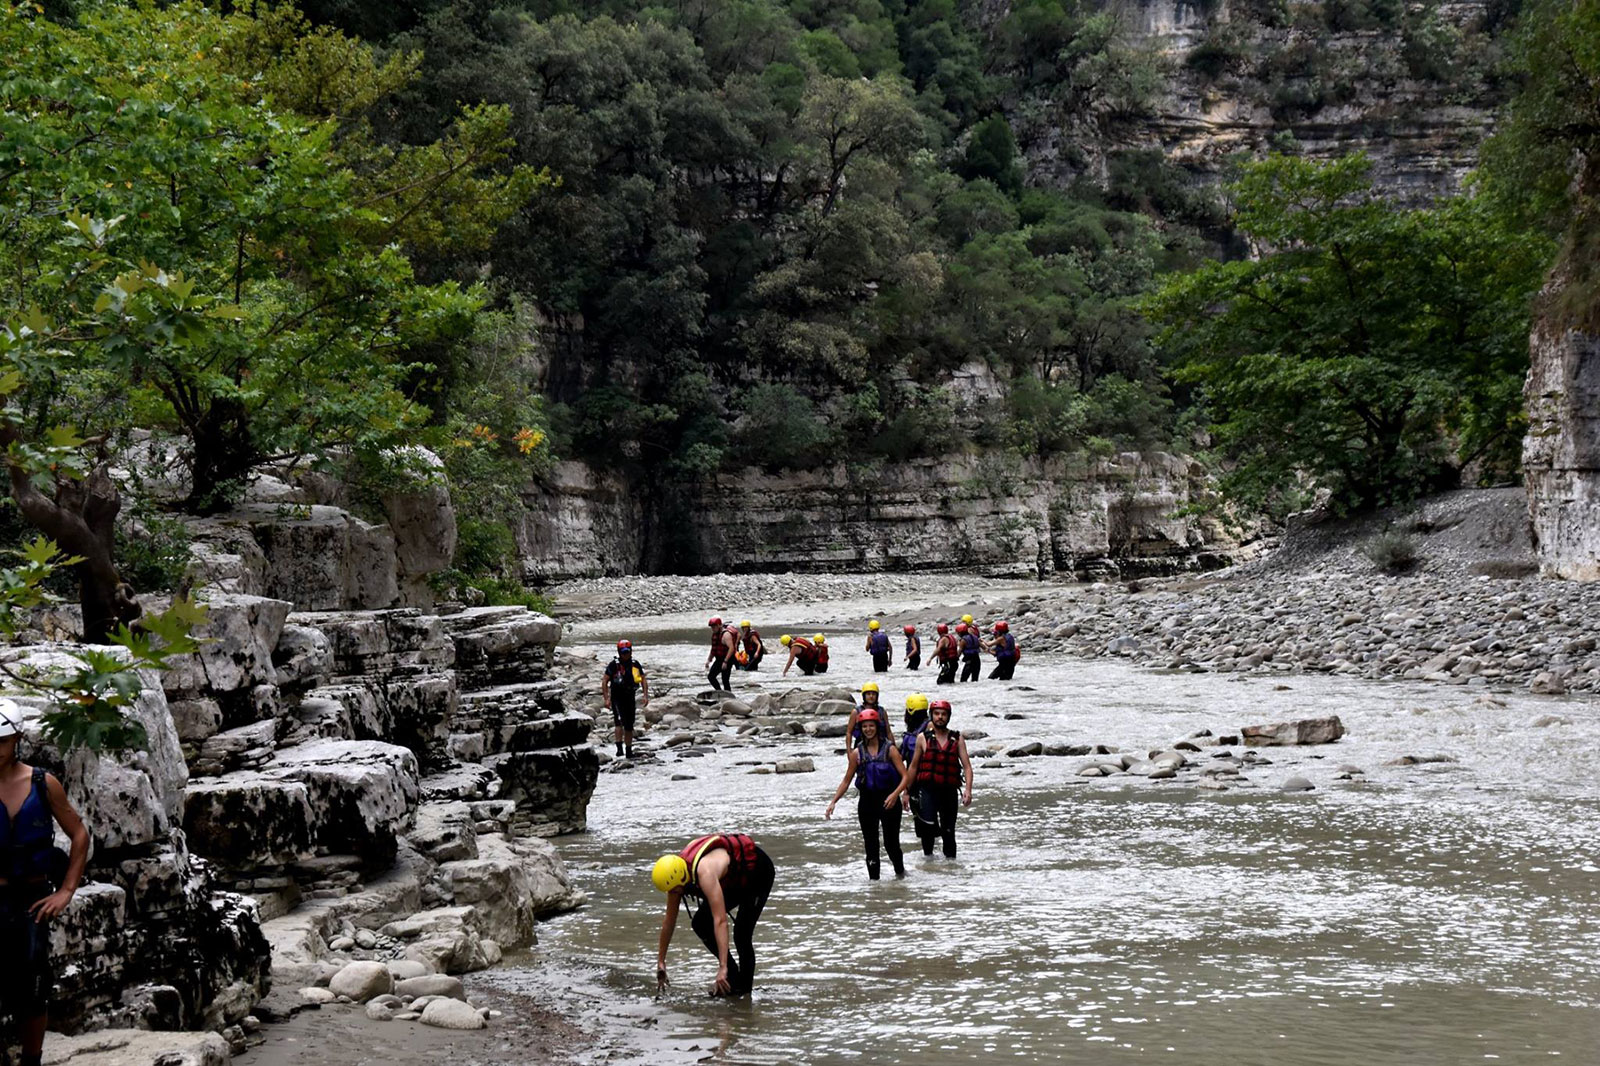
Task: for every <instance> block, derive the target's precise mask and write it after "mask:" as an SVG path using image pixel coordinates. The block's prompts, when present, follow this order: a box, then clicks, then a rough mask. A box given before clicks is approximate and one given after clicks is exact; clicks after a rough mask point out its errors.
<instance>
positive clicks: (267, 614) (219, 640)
mask: <svg viewBox="0 0 1600 1066" xmlns="http://www.w3.org/2000/svg"><path fill="white" fill-rule="evenodd" d="M201 598H202V600H203V601H204V603H205V606H206V620H205V623H204V624H203V625H201V626H199V627H198V628H197V629H196V630H195V636H197V637H199V638H200V639H201V641H202V642H203V643H202V644H201V645H200V648H199V650H197V651H196V652H194V653H193V654H192V655H177V656H173V657H172V659H170V660H169V663H170V666H169V668H168V669H167V670H165V671H163V672H162V674H161V684H162V687H163V688H164V689H165V690H166V692H167V693H168V695H170V696H174V697H190V698H193V697H196V696H201V695H204V696H217V695H225V694H228V693H236V692H239V691H241V690H248V689H251V688H254V687H255V686H257V685H272V684H276V683H277V678H278V673H277V669H276V667H274V666H273V664H272V650H273V648H275V647H276V646H277V644H278V638H279V636H280V635H281V634H282V632H283V626H284V622H285V620H287V619H288V617H289V612H290V610H292V609H293V604H291V603H288V602H287V601H285V600H280V599H269V598H267V597H265V596H248V595H244V594H242V593H229V592H217V591H210V590H205V591H204V593H203V595H202V597H201Z"/></svg>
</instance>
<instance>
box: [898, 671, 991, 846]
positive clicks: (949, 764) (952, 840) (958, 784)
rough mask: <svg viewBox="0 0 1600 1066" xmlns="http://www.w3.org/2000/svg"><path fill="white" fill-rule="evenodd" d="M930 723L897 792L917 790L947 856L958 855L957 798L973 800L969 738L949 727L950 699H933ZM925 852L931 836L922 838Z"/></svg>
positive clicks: (924, 816)
mask: <svg viewBox="0 0 1600 1066" xmlns="http://www.w3.org/2000/svg"><path fill="white" fill-rule="evenodd" d="M928 717H929V726H928V728H927V729H925V730H923V731H922V732H921V733H920V734H918V736H917V747H916V750H915V751H914V752H913V753H912V756H911V764H910V765H909V766H907V767H906V773H905V778H904V779H903V780H902V781H901V782H900V787H899V788H897V789H895V791H894V795H895V796H896V797H898V796H899V795H900V794H901V793H903V792H906V791H909V790H910V789H911V787H912V785H913V784H914V785H915V786H916V790H917V807H918V814H919V817H920V818H921V819H922V821H923V822H924V823H926V824H927V825H930V826H933V827H934V831H935V832H936V833H937V834H938V836H939V837H940V839H941V840H942V841H943V842H944V857H945V858H947V859H953V858H955V857H956V812H957V809H958V808H957V805H956V804H957V798H958V797H959V800H960V805H961V806H962V807H967V806H970V805H971V804H972V760H971V759H970V758H969V757H968V756H967V742H966V740H965V739H964V738H963V737H962V736H961V734H960V733H957V732H955V731H954V730H952V729H951V728H950V701H949V700H934V701H933V702H932V703H930V704H929V705H928ZM923 852H924V854H928V855H931V854H933V849H932V846H931V842H930V841H929V838H927V837H924V838H923Z"/></svg>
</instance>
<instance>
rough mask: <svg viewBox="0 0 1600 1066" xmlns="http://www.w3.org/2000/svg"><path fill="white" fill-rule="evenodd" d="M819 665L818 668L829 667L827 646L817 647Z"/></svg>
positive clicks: (819, 645) (820, 645)
mask: <svg viewBox="0 0 1600 1066" xmlns="http://www.w3.org/2000/svg"><path fill="white" fill-rule="evenodd" d="M817 665H818V666H827V665H828V646H827V645H826V644H818V645H817Z"/></svg>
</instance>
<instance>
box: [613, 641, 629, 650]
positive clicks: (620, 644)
mask: <svg viewBox="0 0 1600 1066" xmlns="http://www.w3.org/2000/svg"><path fill="white" fill-rule="evenodd" d="M617 650H618V651H632V650H633V641H631V640H619V641H617Z"/></svg>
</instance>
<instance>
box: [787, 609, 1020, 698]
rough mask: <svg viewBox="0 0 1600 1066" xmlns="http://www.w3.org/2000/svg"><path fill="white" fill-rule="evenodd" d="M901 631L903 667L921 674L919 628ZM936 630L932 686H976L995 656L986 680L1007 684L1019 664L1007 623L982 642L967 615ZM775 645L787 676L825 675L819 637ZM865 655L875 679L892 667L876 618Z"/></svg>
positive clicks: (824, 652) (886, 637)
mask: <svg viewBox="0 0 1600 1066" xmlns="http://www.w3.org/2000/svg"><path fill="white" fill-rule="evenodd" d="M900 629H901V632H902V633H904V634H905V648H904V656H903V658H902V662H904V664H905V668H906V669H907V670H920V669H921V668H922V638H921V637H920V636H918V635H917V627H916V626H915V625H913V624H911V623H907V624H906V625H903V626H901V627H900ZM934 630H935V632H936V633H937V634H938V637H939V639H938V640H937V641H936V642H935V644H934V648H933V661H934V662H935V663H937V664H938V667H939V676H938V677H937V678H935V679H934V680H935V683H936V684H940V685H948V684H951V683H952V682H955V681H957V680H960V681H976V680H978V678H979V676H980V675H981V674H982V672H983V656H984V655H985V654H988V655H992V656H994V669H993V670H991V671H989V676H990V677H991V678H995V679H998V680H1001V681H1009V680H1010V679H1011V677H1012V676H1013V674H1015V672H1016V669H1017V660H1018V659H1020V658H1022V648H1021V646H1020V645H1018V644H1017V638H1016V637H1015V636H1014V635H1013V634H1012V632H1011V623H1010V622H1007V621H1006V620H1005V619H1001V620H1000V621H998V622H996V623H994V625H993V626H992V627H991V629H990V634H991V636H990V637H988V638H985V637H984V635H983V628H982V627H981V626H980V625H978V623H977V621H976V620H975V619H974V618H973V617H972V615H970V614H964V615H962V616H961V618H960V619H959V620H958V621H955V622H940V623H938V624H937V625H935V626H934ZM778 642H779V643H780V644H782V645H783V646H784V647H786V648H788V649H789V661H788V662H786V663H784V664H783V672H784V673H785V674H788V672H789V670H790V668H791V667H799V669H800V672H801V673H802V674H806V675H807V676H810V675H812V674H825V673H827V672H828V646H827V641H826V640H825V639H824V638H823V635H822V634H821V633H818V634H816V635H815V636H813V637H811V638H810V639H809V640H807V639H806V638H805V637H795V636H790V635H789V634H788V633H785V634H784V635H783V636H781V637H779V638H778ZM865 651H866V653H867V655H868V656H870V657H871V659H872V670H873V673H878V674H882V673H887V672H888V670H889V667H890V666H891V665H893V662H894V642H893V641H892V640H891V639H890V638H889V634H888V633H887V632H886V631H885V630H884V628H883V623H882V622H880V621H878V620H877V619H876V618H874V619H872V620H871V621H870V622H868V623H867V643H866V647H865ZM957 667H960V670H961V676H960V678H959V679H958V678H957V677H956V669H957Z"/></svg>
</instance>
